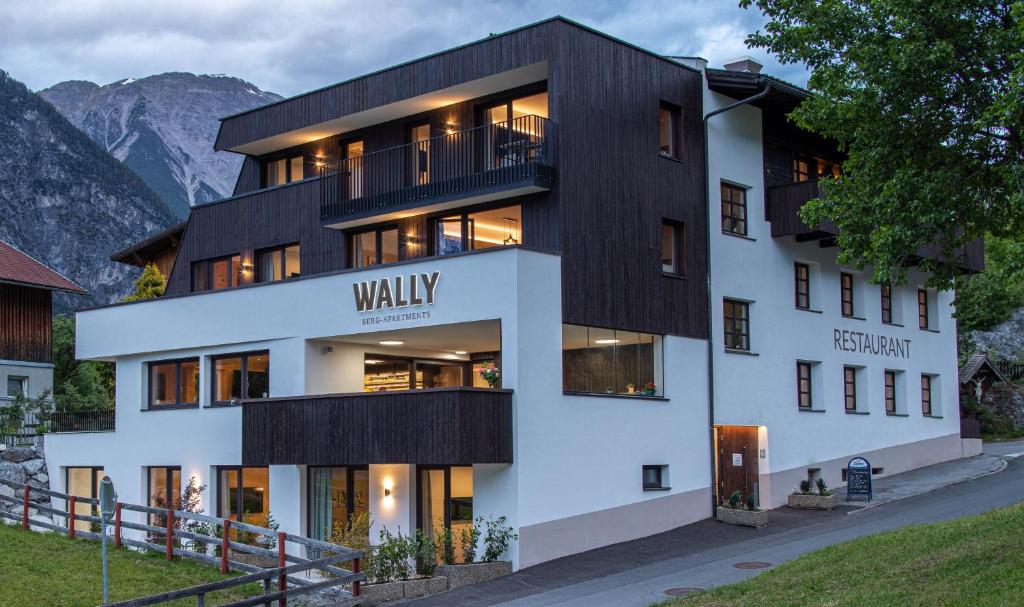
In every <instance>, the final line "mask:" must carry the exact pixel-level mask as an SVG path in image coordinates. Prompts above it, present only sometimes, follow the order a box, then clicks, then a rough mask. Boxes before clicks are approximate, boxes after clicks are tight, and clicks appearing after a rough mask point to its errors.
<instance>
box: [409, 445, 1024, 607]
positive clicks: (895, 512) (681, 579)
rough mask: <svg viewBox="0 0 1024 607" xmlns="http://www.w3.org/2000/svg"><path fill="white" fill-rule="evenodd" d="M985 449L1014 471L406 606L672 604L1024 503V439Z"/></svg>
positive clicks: (667, 543) (564, 563) (712, 528)
mask: <svg viewBox="0 0 1024 607" xmlns="http://www.w3.org/2000/svg"><path fill="white" fill-rule="evenodd" d="M985 451H986V453H987V454H991V455H996V456H1000V457H1005V458H1006V459H1007V462H1008V463H1007V466H1006V468H1005V469H1004V470H1003V471H1002V472H998V473H996V474H991V475H989V476H984V477H981V478H977V479H974V480H969V481H964V482H961V483H958V484H954V485H951V486H948V487H945V488H941V489H937V490H934V491H931V492H928V493H924V494H921V495H917V496H913V497H908V498H905V499H902V500H899V501H895V502H891V503H888V504H884V505H881V506H877V507H874V508H866V509H862V510H856V509H852V508H850V507H845V506H844V507H840V508H838V509H837V510H836V511H833V512H830V513H821V512H810V513H808V512H803V511H796V510H791V509H788V508H780V509H777V510H773V511H772V512H771V515H770V518H769V526H768V527H767V528H765V529H761V530H754V529H748V528H742V527H735V526H731V525H722V524H718V523H715V522H713V521H701V522H699V523H695V524H693V525H687V526H686V527H681V528H680V529H676V530H673V531H669V532H667V533H663V534H659V535H657V536H653V537H651V538H643V539H640V540H636V541H633V542H627V543H624V544H618V545H616V546H612V547H607V548H601V549H598V550H592V551H590V552H586V553H583V554H580V555H574V556H570V557H565V558H562V559H557V560H554V561H551V562H548V563H543V564H541V565H537V566H534V567H530V568H527V569H524V570H521V571H518V572H516V573H514V574H512V575H510V576H508V577H505V578H502V579H500V580H495V581H493V582H488V583H485V584H479V585H476V586H467V587H464V588H460V589H458V590H454V591H451V592H447V593H442V594H439V595H434V596H432V597H426V598H424V599H419V600H414V601H409V602H407V603H405V604H407V605H415V606H416V607H429V606H434V605H437V606H440V605H452V606H467V607H477V606H479V607H484V606H499V605H500V606H502V607H535V606H536V607H540V606H544V607H547V606H552V605H559V606H567V607H568V606H573V607H583V606H586V607H602V606H615V607H622V606H625V607H630V606H636V607H646V606H648V605H650V604H651V603H653V602H657V601H661V600H664V599H665V598H667V597H666V595H665V590H667V589H669V588H679V587H697V588H710V587H713V586H719V585H722V584H729V583H733V582H738V581H740V580H743V579H745V578H748V577H751V576H753V575H757V574H758V573H760V571H763V570H746V569H738V568H736V567H734V564H735V563H738V562H751V561H763V562H767V563H771V564H772V565H777V564H779V563H783V562H785V561H788V560H791V559H794V558H796V557H798V556H800V555H801V554H804V553H806V552H810V551H813V550H817V549H819V548H823V547H825V546H829V545H831V544H836V543H839V542H843V541H846V540H849V539H853V538H856V537H860V536H864V535H870V534H874V533H878V532H881V531H887V530H890V529H895V528H897V527H902V526H905V525H912V524H918V523H931V522H937V521H944V520H949V519H953V518H958V517H962V516H969V515H973V514H980V513H982V512H987V511H989V510H992V509H993V508H998V507H1002V506H1007V505H1010V504H1013V503H1015V502H1017V501H1020V500H1021V499H1024V441H1022V442H1015V443H997V444H994V445H987V446H986V448H985ZM1018 456H1020V459H1019V460H1018V459H1017V457H1018ZM894 478H895V477H894Z"/></svg>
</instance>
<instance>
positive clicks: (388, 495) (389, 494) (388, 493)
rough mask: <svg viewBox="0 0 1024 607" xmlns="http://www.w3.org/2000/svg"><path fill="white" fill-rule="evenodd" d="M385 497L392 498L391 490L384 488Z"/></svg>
mask: <svg viewBox="0 0 1024 607" xmlns="http://www.w3.org/2000/svg"><path fill="white" fill-rule="evenodd" d="M384 497H391V488H390V487H384Z"/></svg>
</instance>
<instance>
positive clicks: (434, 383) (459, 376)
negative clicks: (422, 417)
mask: <svg viewBox="0 0 1024 607" xmlns="http://www.w3.org/2000/svg"><path fill="white" fill-rule="evenodd" d="M469 366H470V364H469V362H463V361H454V360H427V359H413V358H400V357H392V356H382V355H377V354H366V355H365V356H364V359H363V391H365V392H391V391H396V390H421V389H423V388H457V387H459V386H464V385H466V382H465V373H466V371H467V369H468V368H469Z"/></svg>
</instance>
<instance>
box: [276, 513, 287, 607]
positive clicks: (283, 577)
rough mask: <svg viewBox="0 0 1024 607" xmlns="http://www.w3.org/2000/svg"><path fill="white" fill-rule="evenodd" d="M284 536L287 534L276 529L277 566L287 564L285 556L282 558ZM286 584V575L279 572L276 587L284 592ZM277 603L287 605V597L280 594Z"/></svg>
mask: <svg viewBox="0 0 1024 607" xmlns="http://www.w3.org/2000/svg"><path fill="white" fill-rule="evenodd" d="M286 537H287V535H285V532H284V531H278V532H277V566H278V567H286V566H287V563H286V561H285V558H284V555H285V548H284V543H285V538H286ZM287 586H288V576H287V575H285V574H284V573H283V572H282V573H281V578H280V580H279V581H278V584H277V589H278V590H280V591H281V592H284V591H285V588H286V587H287ZM277 604H278V605H279V607H287V605H288V598H287V597H286V596H285V595H284V594H282V595H281V600H280V601H278V603H277Z"/></svg>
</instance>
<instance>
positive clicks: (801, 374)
mask: <svg viewBox="0 0 1024 607" xmlns="http://www.w3.org/2000/svg"><path fill="white" fill-rule="evenodd" d="M811 393H812V391H811V363H809V362H802V361H801V362H797V363H796V402H797V405H798V406H799V407H800V408H801V409H810V408H811V407H813V406H814V402H813V400H812V398H811Z"/></svg>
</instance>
